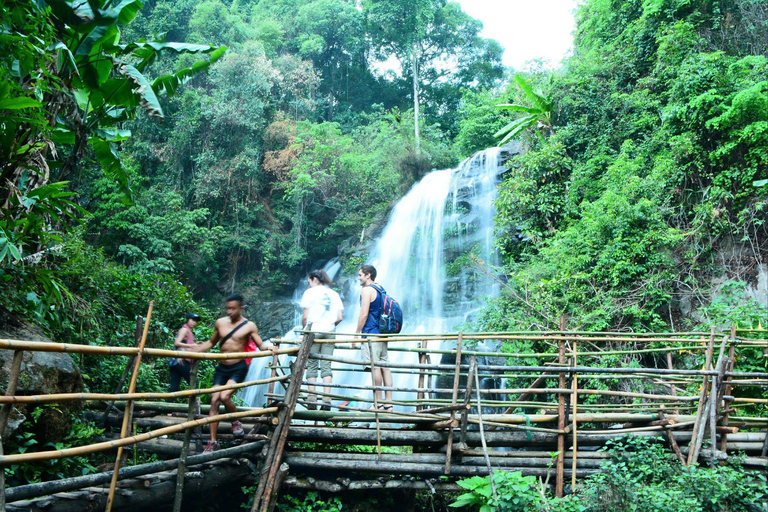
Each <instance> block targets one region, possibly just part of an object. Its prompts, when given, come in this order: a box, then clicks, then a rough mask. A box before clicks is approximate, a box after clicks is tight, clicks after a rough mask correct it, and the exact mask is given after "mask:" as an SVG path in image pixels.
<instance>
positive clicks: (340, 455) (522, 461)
mask: <svg viewBox="0 0 768 512" xmlns="http://www.w3.org/2000/svg"><path fill="white" fill-rule="evenodd" d="M474 453H476V454H477V455H474V456H468V455H467V454H466V453H464V454H463V457H462V459H461V461H460V462H457V463H456V466H480V465H484V464H485V455H484V454H483V453H482V452H480V451H474ZM496 453H498V452H496ZM489 454H490V452H489ZM489 456H490V455H489ZM286 457H290V458H296V457H300V458H304V459H314V460H341V461H348V460H354V461H376V460H379V459H378V457H377V455H376V454H374V453H350V452H288V454H286ZM381 460H382V461H384V462H393V463H395V462H404V463H410V464H442V463H444V462H445V457H444V456H443V455H442V454H440V453H383V454H382V458H381ZM490 460H491V465H492V466H493V467H506V466H513V467H517V466H519V467H541V468H546V467H548V466H549V465H550V464H551V462H552V458H551V457H550V456H549V454H547V453H545V454H544V455H543V456H541V457H497V456H493V457H490ZM603 460H605V459H604V458H588V459H582V460H580V461H579V464H580V465H581V467H585V468H587V467H588V468H599V467H600V464H601V463H602V461H603Z"/></svg>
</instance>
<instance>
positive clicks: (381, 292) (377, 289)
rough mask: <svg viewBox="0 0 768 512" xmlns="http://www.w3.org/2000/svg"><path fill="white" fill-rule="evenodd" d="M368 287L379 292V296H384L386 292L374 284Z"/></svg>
mask: <svg viewBox="0 0 768 512" xmlns="http://www.w3.org/2000/svg"><path fill="white" fill-rule="evenodd" d="M368 286H370V287H371V288H373V289H374V290H376V291H377V292H379V293H380V294H381V295H386V294H387V291H386V290H385V289H384V288H382V287H381V285H378V284H376V283H371V284H369V285H368Z"/></svg>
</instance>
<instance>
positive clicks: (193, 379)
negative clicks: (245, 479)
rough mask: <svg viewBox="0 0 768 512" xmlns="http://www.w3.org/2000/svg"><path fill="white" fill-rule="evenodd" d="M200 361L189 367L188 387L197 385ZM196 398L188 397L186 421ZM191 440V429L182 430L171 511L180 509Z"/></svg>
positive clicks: (175, 511) (192, 414) (189, 418)
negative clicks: (182, 435) (182, 439)
mask: <svg viewBox="0 0 768 512" xmlns="http://www.w3.org/2000/svg"><path fill="white" fill-rule="evenodd" d="M199 366H200V361H194V362H193V363H192V367H191V368H190V369H189V387H190V388H191V389H195V388H196V387H197V370H198V367H199ZM196 401H197V399H196V397H194V396H190V397H189V403H188V409H187V421H192V420H193V419H195V403H196ZM191 440H192V429H187V430H185V431H184V443H183V444H182V445H181V454H180V455H179V469H178V472H177V473H176V492H175V494H174V496H173V512H180V511H181V501H182V499H183V497H184V477H185V475H186V473H187V456H188V455H189V443H190V441H191Z"/></svg>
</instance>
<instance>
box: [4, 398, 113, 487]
mask: <svg viewBox="0 0 768 512" xmlns="http://www.w3.org/2000/svg"><path fill="white" fill-rule="evenodd" d="M51 407H55V406H51V405H43V406H40V407H37V408H36V409H34V410H32V412H31V413H30V416H31V418H32V423H31V424H29V423H27V424H25V427H24V430H23V431H21V432H19V433H16V434H15V435H14V436H13V437H12V438H11V440H10V443H9V446H8V451H9V452H11V453H31V452H35V451H48V450H62V449H65V448H72V447H76V446H82V445H85V444H89V443H91V442H92V441H93V438H94V437H97V436H100V435H102V434H103V432H104V430H103V429H100V428H98V427H96V426H95V425H93V424H92V423H89V422H87V421H84V420H82V419H80V418H78V417H77V416H75V415H71V417H70V422H71V428H70V431H69V433H68V434H67V436H66V437H65V438H64V440H62V441H61V442H57V443H46V444H45V445H40V444H39V443H38V441H37V440H36V437H37V436H36V435H35V432H34V430H35V429H36V428H39V427H40V425H38V424H37V423H38V421H39V420H40V417H41V414H42V412H43V411H44V410H45V409H46V408H51ZM96 471H97V469H96V467H94V466H93V464H92V461H91V460H89V459H88V458H87V457H83V456H76V457H68V458H62V459H52V460H48V461H42V462H27V463H24V464H13V465H11V466H8V468H7V469H6V482H7V484H6V485H9V486H17V485H26V484H31V483H39V482H47V481H50V480H59V479H63V478H69V477H73V476H81V475H87V474H89V473H95V472H96Z"/></svg>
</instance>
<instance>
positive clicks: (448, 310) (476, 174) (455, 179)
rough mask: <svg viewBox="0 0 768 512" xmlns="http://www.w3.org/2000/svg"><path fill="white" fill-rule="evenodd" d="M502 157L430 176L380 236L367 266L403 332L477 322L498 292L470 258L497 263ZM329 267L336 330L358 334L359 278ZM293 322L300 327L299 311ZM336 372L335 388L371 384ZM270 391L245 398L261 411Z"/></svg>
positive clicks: (486, 155)
mask: <svg viewBox="0 0 768 512" xmlns="http://www.w3.org/2000/svg"><path fill="white" fill-rule="evenodd" d="M502 158H503V154H502V151H501V150H500V149H499V148H492V149H488V150H485V151H481V152H479V153H477V154H475V155H474V156H472V157H470V158H468V159H466V160H465V161H463V162H462V163H461V164H460V165H459V166H458V167H456V168H455V169H446V170H437V171H432V172H430V173H429V174H427V175H426V176H424V178H422V179H421V181H419V182H418V183H416V184H415V185H414V186H413V187H412V188H411V190H410V191H409V192H408V193H407V194H406V195H405V197H403V198H402V199H401V200H400V201H399V202H398V203H397V204H396V205H395V207H394V208H393V210H392V213H391V215H390V217H389V220H388V222H387V225H386V226H385V228H384V230H383V231H382V233H381V236H380V237H379V238H378V239H377V240H376V241H374V243H373V245H372V247H371V249H370V253H369V257H368V259H367V261H366V263H369V264H372V265H373V266H374V267H376V270H377V274H378V275H377V278H376V282H378V283H380V284H381V285H382V286H383V287H384V288H385V289H386V291H387V293H388V294H389V295H391V296H392V297H394V298H395V299H396V300H397V301H398V302H399V303H400V305H401V306H402V308H403V312H404V322H403V333H404V334H405V333H407V334H422V333H439V332H451V331H455V330H456V327H457V326H458V325H459V324H461V323H463V322H467V321H471V320H472V318H473V315H474V314H475V313H476V312H477V311H478V310H479V309H480V308H481V307H482V306H483V304H484V299H486V298H488V297H493V296H495V295H496V294H497V293H498V285H497V284H496V283H495V282H494V280H493V279H491V278H490V277H488V272H487V271H486V272H483V271H480V270H478V269H477V266H476V265H475V264H473V263H472V262H471V261H470V260H469V257H468V255H469V254H470V253H472V254H474V255H476V256H477V257H478V258H479V259H481V260H483V261H484V262H487V263H489V264H491V265H493V264H495V263H496V262H497V260H496V254H495V251H494V247H493V243H494V239H493V229H494V224H493V219H494V213H495V211H494V206H493V202H494V199H495V198H496V189H497V185H498V183H499V181H500V177H501V173H502V172H503V171H504V170H505V168H504V166H503V162H502ZM324 269H325V270H326V272H328V274H329V275H330V276H331V279H333V280H334V282H335V283H336V285H337V286H339V285H340V288H341V291H342V299H343V301H344V321H343V322H342V323H341V324H340V325H339V327H338V329H337V330H338V332H340V333H351V332H354V331H355V328H356V326H357V317H358V315H359V313H360V304H359V298H360V286H359V285H358V284H357V276H356V273H355V275H352V276H342V275H341V266H340V264H339V262H338V259H333V260H330V261H329V262H327V263H326V264H325V266H324ZM306 287H307V285H306V279H305V278H302V279H301V280H300V283H299V286H298V287H297V289H296V291H295V292H294V301H295V303H296V304H297V310H298V302H299V300H300V298H301V294H302V293H303V291H304V290H305V289H306ZM296 318H297V319H298V322H297V323H298V324H299V325H300V318H301V316H300V312H299V313H297V317H296ZM290 335H291V333H289V334H288V335H287V336H290ZM392 346H393V348H395V347H400V346H404V344H402V343H397V344H393V345H392ZM414 346H415V345H414ZM430 348H436V347H430ZM335 355H337V356H339V357H344V358H359V357H360V356H359V351H354V350H351V349H336V351H335ZM267 359H268V358H260V359H254V360H253V362H252V363H251V367H250V369H249V373H248V377H247V380H254V379H261V378H267V377H269V371H268V370H267V368H266V365H267V364H268V361H267ZM389 359H390V361H392V362H409V363H417V362H418V354H417V353H415V352H398V351H396V350H391V351H390V352H389ZM433 363H437V361H433ZM336 367H337V364H336V363H334V377H333V380H334V382H335V383H343V384H354V385H370V382H371V380H370V375H369V374H368V373H364V372H352V371H343V370H336ZM393 380H394V385H395V386H396V387H416V385H417V382H418V376H416V375H406V374H397V373H393ZM265 390H266V386H253V387H251V388H250V389H248V390H246V392H245V393H244V394H243V396H242V398H243V400H244V401H245V403H247V404H249V405H253V406H260V405H262V404H263V402H264V395H263V393H264V391H265ZM334 393H336V394H343V395H347V396H350V397H354V396H355V395H357V396H362V397H370V394H371V392H370V391H355V390H351V389H349V390H342V389H338V390H335V391H334ZM394 398H395V399H396V400H397V399H403V398H415V397H414V396H413V394H412V393H409V394H406V393H395V395H394Z"/></svg>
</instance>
